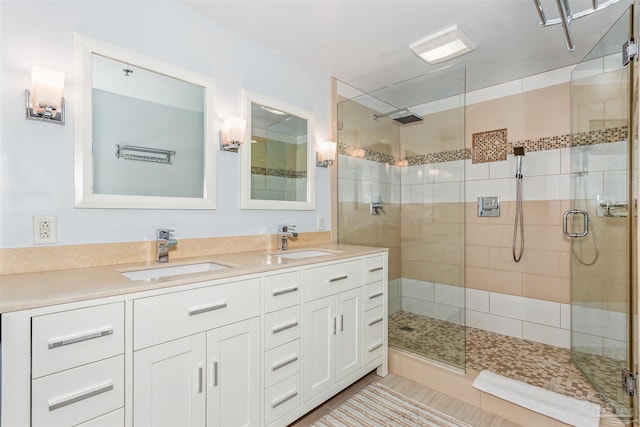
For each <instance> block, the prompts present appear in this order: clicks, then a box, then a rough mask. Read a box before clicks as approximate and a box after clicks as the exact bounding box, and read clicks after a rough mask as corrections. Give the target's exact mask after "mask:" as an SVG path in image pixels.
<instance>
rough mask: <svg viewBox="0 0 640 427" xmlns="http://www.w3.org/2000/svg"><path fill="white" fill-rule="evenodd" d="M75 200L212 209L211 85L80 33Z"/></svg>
mask: <svg viewBox="0 0 640 427" xmlns="http://www.w3.org/2000/svg"><path fill="white" fill-rule="evenodd" d="M74 55H75V58H74V60H75V62H74V67H75V69H74V79H75V82H76V85H75V90H74V95H75V96H74V103H73V105H74V112H75V120H74V124H75V127H74V140H75V141H74V147H75V166H74V169H75V171H74V172H75V206H76V207H79V208H135V209H215V207H216V191H215V190H216V180H215V176H216V173H215V166H216V157H217V150H216V147H215V139H214V135H216V133H215V129H214V123H213V122H214V120H213V118H214V117H215V114H214V109H213V104H214V93H213V92H214V83H213V82H212V80H211V79H209V78H208V77H206V76H202V75H200V74H198V73H195V72H192V71H189V70H185V69H182V68H180V67H177V66H174V65H171V64H168V63H164V62H162V61H159V60H156V59H154V58H149V57H146V56H144V55H140V54H138V53H135V52H132V51H129V50H126V49H123V48H120V47H117V46H113V45H109V44H107V43H103V42H100V41H97V40H94V39H90V38H88V37H85V36H82V35H79V34H76V35H75V37H74Z"/></svg>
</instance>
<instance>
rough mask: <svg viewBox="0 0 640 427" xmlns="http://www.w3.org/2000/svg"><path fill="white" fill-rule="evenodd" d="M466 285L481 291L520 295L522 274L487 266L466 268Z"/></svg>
mask: <svg viewBox="0 0 640 427" xmlns="http://www.w3.org/2000/svg"><path fill="white" fill-rule="evenodd" d="M466 272H467V273H466V279H467V287H468V288H471V289H480V290H483V291H491V292H500V293H503V294H509V295H522V274H521V273H519V272H515V271H504V270H492V269H487V268H475V267H467V268H466Z"/></svg>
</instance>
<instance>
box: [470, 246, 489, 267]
mask: <svg viewBox="0 0 640 427" xmlns="http://www.w3.org/2000/svg"><path fill="white" fill-rule="evenodd" d="M465 256H466V257H465V262H466V265H467V267H482V268H488V267H489V251H487V248H486V247H485V246H472V245H467V247H466V248H465Z"/></svg>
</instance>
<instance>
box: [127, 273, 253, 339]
mask: <svg viewBox="0 0 640 427" xmlns="http://www.w3.org/2000/svg"><path fill="white" fill-rule="evenodd" d="M258 315H260V279H251V280H244V281H240V282H234V283H227V284H223V285H216V286H210V287H208V288H201V289H193V290H189V291H182V292H174V293H171V294H166V295H160V296H156V297H149V298H141V299H137V300H135V301H134V303H133V320H134V323H133V328H134V331H133V346H134V349H135V350H138V349H141V348H144V347H148V346H151V345H154V344H158V343H162V342H166V341H170V340H172V339H176V338H181V337H184V336H187V335H192V334H195V333H198V332H203V331H206V330H208V329H213V328H217V327H218V326H223V325H226V324H230V323H234V322H238V321H240V320H244V319H248V318H250V317H254V316H258Z"/></svg>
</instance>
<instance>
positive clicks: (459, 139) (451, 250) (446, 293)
mask: <svg viewBox="0 0 640 427" xmlns="http://www.w3.org/2000/svg"><path fill="white" fill-rule="evenodd" d="M338 92H339V94H340V95H343V96H345V97H348V99H346V100H344V101H342V102H340V103H339V104H338V122H339V126H338V127H339V131H338V151H339V155H338V211H339V212H338V240H339V242H340V243H345V244H360V245H369V246H379V247H387V248H389V345H390V346H392V347H396V348H400V349H403V350H406V351H409V352H411V353H416V354H419V355H421V356H424V357H427V358H430V359H433V360H436V361H439V362H442V363H446V364H448V365H450V366H452V367H455V368H459V369H464V368H465V276H464V229H465V224H464V217H465V194H464V171H465V161H467V160H468V159H470V155H471V150H468V149H466V148H465V142H464V136H465V132H464V130H465V129H464V114H465V112H464V108H465V98H464V93H465V64H464V63H460V64H456V65H452V66H449V67H446V68H443V69H440V70H437V71H434V72H431V73H428V74H425V75H422V76H419V77H416V78H413V79H410V80H407V81H404V82H400V83H397V84H394V85H391V86H388V87H385V88H382V89H380V90H376V91H372V92H369V93H364V92H356V93H354V89H353V87H351V86H348V85H346V84H341V83H339V84H338Z"/></svg>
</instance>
